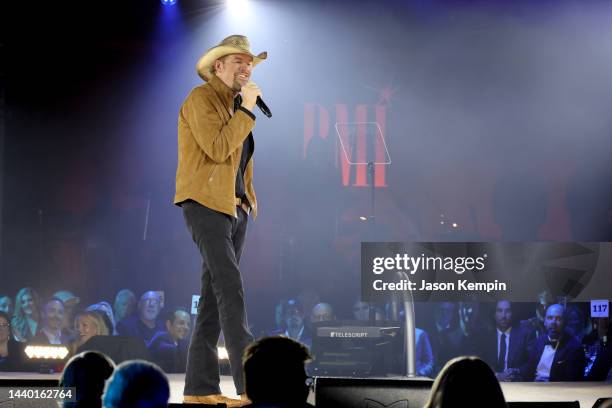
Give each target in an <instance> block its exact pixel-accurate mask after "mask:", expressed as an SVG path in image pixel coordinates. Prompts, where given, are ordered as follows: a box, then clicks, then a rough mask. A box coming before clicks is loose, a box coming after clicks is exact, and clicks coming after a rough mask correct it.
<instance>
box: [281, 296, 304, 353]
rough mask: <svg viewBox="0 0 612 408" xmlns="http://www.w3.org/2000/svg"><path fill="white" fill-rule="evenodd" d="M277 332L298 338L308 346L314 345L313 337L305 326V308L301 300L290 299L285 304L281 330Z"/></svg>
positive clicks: (291, 337) (294, 338)
mask: <svg viewBox="0 0 612 408" xmlns="http://www.w3.org/2000/svg"><path fill="white" fill-rule="evenodd" d="M275 334H280V335H281V336H285V337H289V338H290V339H293V340H297V341H299V342H302V343H304V344H305V345H306V346H308V347H310V346H311V345H312V339H311V337H310V335H309V333H308V329H307V328H306V326H305V321H304V310H303V309H302V305H301V303H300V302H298V301H297V300H295V299H289V300H288V301H286V302H285V303H284V304H283V320H282V326H281V331H280V332H279V333H275Z"/></svg>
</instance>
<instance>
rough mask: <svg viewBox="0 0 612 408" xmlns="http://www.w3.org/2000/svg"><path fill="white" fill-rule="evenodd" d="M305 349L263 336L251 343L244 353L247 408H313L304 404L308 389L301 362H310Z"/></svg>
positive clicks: (282, 340)
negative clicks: (248, 401)
mask: <svg viewBox="0 0 612 408" xmlns="http://www.w3.org/2000/svg"><path fill="white" fill-rule="evenodd" d="M310 358H311V357H310V354H309V353H308V349H307V348H306V347H305V346H304V345H303V344H300V343H299V342H296V341H294V340H292V339H289V338H286V337H280V336H275V337H266V338H263V339H261V340H259V341H257V342H255V343H253V344H251V345H250V346H249V347H247V349H246V350H245V352H244V379H245V386H246V394H247V396H248V397H249V399H250V400H251V401H252V404H251V405H247V406H248V407H253V408H255V407H269V408H297V407H312V405H310V404H307V403H306V399H307V398H308V392H309V386H308V385H307V380H308V376H307V375H306V371H305V369H304V363H306V362H307V361H309V360H310Z"/></svg>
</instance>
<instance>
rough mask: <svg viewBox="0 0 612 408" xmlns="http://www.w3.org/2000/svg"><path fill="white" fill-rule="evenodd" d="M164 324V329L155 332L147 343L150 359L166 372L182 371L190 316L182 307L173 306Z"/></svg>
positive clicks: (185, 359) (185, 358) (185, 365)
mask: <svg viewBox="0 0 612 408" xmlns="http://www.w3.org/2000/svg"><path fill="white" fill-rule="evenodd" d="M165 324H166V331H161V332H157V333H156V334H155V335H154V336H153V338H152V339H151V341H150V342H149V344H148V345H147V348H148V349H149V353H151V359H152V360H153V362H154V363H155V364H157V365H158V366H160V367H161V369H162V370H164V372H166V373H184V372H185V370H186V368H187V348H188V347H189V339H188V336H189V330H190V327H191V316H190V315H189V312H187V310H185V309H183V308H174V309H172V310H171V312H170V313H168V315H167V317H166V320H165Z"/></svg>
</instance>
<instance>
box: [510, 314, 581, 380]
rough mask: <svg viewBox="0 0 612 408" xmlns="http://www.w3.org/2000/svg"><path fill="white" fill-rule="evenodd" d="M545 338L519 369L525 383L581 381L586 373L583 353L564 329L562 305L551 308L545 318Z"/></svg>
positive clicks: (537, 343) (542, 337)
mask: <svg viewBox="0 0 612 408" xmlns="http://www.w3.org/2000/svg"><path fill="white" fill-rule="evenodd" d="M544 327H545V328H546V335H545V336H540V338H538V341H537V342H536V345H535V347H534V349H533V352H532V354H531V355H530V356H529V361H528V362H527V363H526V364H525V365H524V366H523V367H521V369H520V373H519V374H520V376H521V377H522V380H523V381H533V380H534V379H535V381H580V380H582V378H583V374H584V365H585V358H584V351H583V349H582V347H581V345H580V343H578V341H577V340H576V339H575V337H574V336H572V335H571V334H570V333H568V332H567V331H566V330H565V316H564V310H563V306H561V305H559V304H554V305H551V306H549V307H548V309H547V310H546V315H545V318H544Z"/></svg>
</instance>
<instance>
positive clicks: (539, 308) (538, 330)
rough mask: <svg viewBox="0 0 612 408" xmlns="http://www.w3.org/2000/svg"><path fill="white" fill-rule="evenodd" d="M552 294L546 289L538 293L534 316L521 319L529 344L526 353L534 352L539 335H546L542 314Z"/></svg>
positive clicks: (550, 301) (544, 312) (543, 314)
mask: <svg viewBox="0 0 612 408" xmlns="http://www.w3.org/2000/svg"><path fill="white" fill-rule="evenodd" d="M552 303H553V302H552V295H551V294H550V292H548V291H547V290H545V291H542V292H540V293H539V294H538V300H537V303H536V308H535V316H532V317H530V318H529V319H527V320H522V321H521V328H522V329H523V330H525V331H526V332H527V336H528V337H529V344H528V345H527V354H529V355H531V354H533V352H534V348H535V345H536V343H537V341H538V340H539V339H540V337H542V336H544V337H546V328H545V327H544V316H545V315H546V310H547V309H548V306H550V305H551V304H552Z"/></svg>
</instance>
